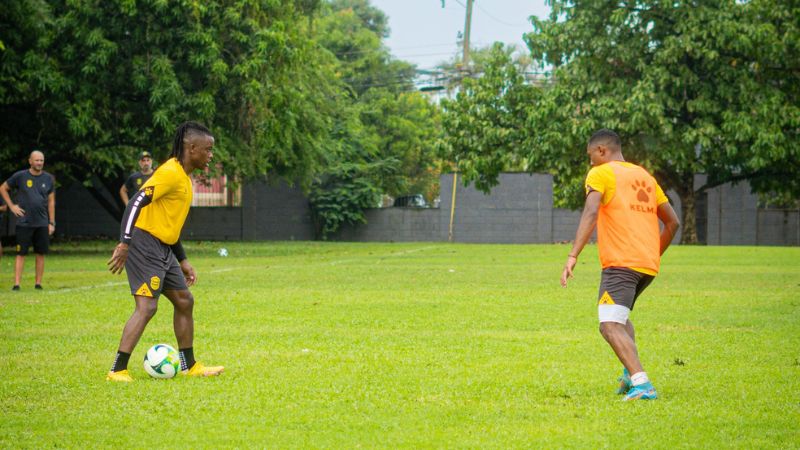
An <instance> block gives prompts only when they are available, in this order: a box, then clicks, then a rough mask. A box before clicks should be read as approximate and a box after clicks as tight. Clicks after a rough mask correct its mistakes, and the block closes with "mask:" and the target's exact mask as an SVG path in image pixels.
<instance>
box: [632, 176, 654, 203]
mask: <svg viewBox="0 0 800 450" xmlns="http://www.w3.org/2000/svg"><path fill="white" fill-rule="evenodd" d="M633 189H634V190H636V191H638V192H637V193H636V199H637V200H639V201H640V202H642V203H647V202H649V201H650V197H649V196H648V195H647V194H648V193H650V192H652V191H653V188H651V187H650V186H648V185H647V184H646V183H645V182H644V181H641V180H636V181H634V182H633Z"/></svg>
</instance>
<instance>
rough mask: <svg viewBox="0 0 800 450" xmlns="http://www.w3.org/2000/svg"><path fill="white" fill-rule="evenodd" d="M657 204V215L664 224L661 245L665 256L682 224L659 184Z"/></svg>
mask: <svg viewBox="0 0 800 450" xmlns="http://www.w3.org/2000/svg"><path fill="white" fill-rule="evenodd" d="M656 203H657V204H658V208H656V215H657V216H658V220H660V221H661V222H662V223H663V224H664V226H663V227H662V228H661V236H660V237H659V241H660V243H661V249H660V250H661V254H662V255H663V254H664V252H665V251H667V248H668V247H669V244H671V243H672V238H673V237H675V233H677V232H678V228H680V226H681V222H680V220H679V219H678V215H677V214H676V213H675V210H674V209H672V205H670V204H669V198H667V196H666V194H664V190H663V189H661V186H659V185H658V183H656Z"/></svg>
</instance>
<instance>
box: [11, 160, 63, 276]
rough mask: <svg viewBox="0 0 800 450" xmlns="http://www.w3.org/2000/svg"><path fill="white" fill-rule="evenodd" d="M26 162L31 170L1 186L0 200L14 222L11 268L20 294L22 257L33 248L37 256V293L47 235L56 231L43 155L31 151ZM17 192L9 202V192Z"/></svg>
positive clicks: (52, 190) (50, 178) (51, 181)
mask: <svg viewBox="0 0 800 450" xmlns="http://www.w3.org/2000/svg"><path fill="white" fill-rule="evenodd" d="M28 162H29V163H30V165H31V168H30V169H27V170H20V171H19V172H17V173H15V174H14V175H11V177H10V178H9V179H8V180H6V181H5V182H4V183H3V184H2V185H0V196H2V198H3V201H5V203H6V205H8V210H9V211H11V213H12V214H14V216H16V218H17V228H16V233H17V259H16V261H15V264H14V287H13V288H12V289H13V290H15V291H18V290H19V285H20V279H21V278H22V269H23V268H24V267H25V255H27V254H28V249H29V248H30V247H31V245H33V251H34V252H35V253H36V286H35V287H36V289H42V276H43V275H44V255H45V254H47V250H48V247H49V245H50V235H52V234H53V233H54V232H55V230H56V193H55V179H54V178H53V176H52V175H50V174H49V173H47V172H45V171H44V170H43V168H44V153H42V152H40V151H38V150H34V151H32V152H31V155H30V157H29V158H28ZM11 189H15V190H16V191H17V195H16V200H17V202H16V203H14V202H13V201H11V196H10V195H9V191H10V190H11Z"/></svg>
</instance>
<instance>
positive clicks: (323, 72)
mask: <svg viewBox="0 0 800 450" xmlns="http://www.w3.org/2000/svg"><path fill="white" fill-rule="evenodd" d="M432 1H435V0H432ZM551 6H552V12H551V15H550V16H549V17H548V18H544V19H539V18H536V17H532V18H531V23H532V26H531V31H530V32H529V33H527V34H526V41H527V44H528V53H529V54H528V55H525V56H526V58H524V59H525V62H524V64H520V61H519V60H517V61H515V60H514V59H513V57H512V54H511V53H512V52H511V51H510V49H508V48H506V47H503V46H502V45H499V44H496V45H495V46H494V47H491V48H487V49H483V50H479V49H476V50H479V51H478V52H477V55H476V58H475V59H476V61H478V64H479V65H478V66H471V67H467V68H466V69H467V72H466V73H464V74H463V75H464V76H463V80H462V81H461V84H460V86H459V89H458V93H457V94H455V95H454V96H453V97H452V98H451V99H449V100H444V101H442V102H441V104H436V103H432V102H431V101H429V100H428V98H427V97H425V96H423V95H422V94H421V93H419V92H416V90H415V89H414V83H413V81H414V77H415V67H414V66H413V65H411V64H410V63H408V62H404V61H401V60H398V59H396V58H394V57H392V55H391V54H390V52H389V50H388V49H387V47H386V46H385V43H384V40H385V38H386V37H387V36H388V35H389V32H390V30H389V28H388V20H387V17H386V16H385V14H383V13H382V12H381V11H380V10H378V9H377V8H375V7H374V6H372V5H371V4H370V2H369V0H326V1H323V0H294V1H281V2H275V1H268V0H237V1H231V0H209V1H203V2H197V1H193V0H118V1H111V2H94V1H65V0H61V1H58V0H17V1H15V2H11V3H9V4H8V5H5V6H4V8H2V9H0V115H2V120H0V175H3V176H5V174H8V173H10V172H11V171H12V170H17V169H19V167H20V164H23V163H24V161H25V158H26V156H27V154H28V153H29V152H30V150H32V149H34V148H40V149H43V150H45V151H46V153H47V159H48V167H50V168H51V170H52V171H53V172H55V173H57V174H58V176H59V180H60V181H61V182H62V183H63V182H65V181H66V180H75V181H78V182H81V183H83V185H84V186H86V187H87V188H88V189H89V191H90V192H92V194H93V195H94V196H95V198H96V199H97V200H98V201H99V202H100V203H101V204H102V205H103V206H104V207H105V208H106V209H107V210H108V211H110V212H111V213H112V214H115V215H117V216H119V215H120V214H121V210H122V205H121V204H119V203H117V202H116V200H115V198H116V197H115V196H110V195H107V193H108V192H116V190H117V189H118V187H119V185H120V183H121V182H122V180H123V177H124V175H125V172H126V171H127V170H129V169H130V168H131V165H132V161H133V160H134V159H135V156H134V155H135V154H136V153H137V152H138V151H141V150H149V151H152V152H153V153H154V155H155V156H156V158H157V159H162V158H163V157H165V156H166V155H167V153H168V143H169V142H170V139H171V134H172V132H173V128H174V126H175V124H177V123H180V122H182V121H183V120H186V119H194V120H199V121H201V122H203V123H205V124H206V125H208V126H209V127H210V128H211V129H212V130H213V131H214V133H215V134H216V135H217V146H216V149H215V161H217V162H218V163H219V166H218V167H219V169H218V170H223V171H224V172H225V173H226V174H228V175H231V178H232V179H235V180H238V181H239V182H242V181H244V180H248V179H262V180H263V179H266V180H267V181H275V180H278V179H284V180H287V181H288V182H290V183H293V184H297V185H299V186H300V187H302V188H303V189H304V190H305V192H306V193H307V194H308V196H309V199H310V203H311V209H312V213H313V217H314V220H315V223H316V225H317V230H318V233H319V236H320V237H326V236H329V235H330V234H331V233H333V232H335V231H336V230H337V229H339V227H341V225H342V224H344V223H356V222H359V221H363V220H364V210H365V209H366V208H369V207H374V206H376V205H377V204H378V203H379V202H380V199H381V196H382V195H384V194H388V195H393V196H397V195H403V194H408V193H426V194H428V195H429V196H431V195H435V194H434V193H435V190H436V184H437V182H438V173H439V171H441V170H450V169H457V170H459V171H460V172H461V173H463V174H464V179H465V181H466V182H473V183H475V185H476V186H477V187H479V188H481V189H484V190H488V189H490V188H491V187H492V186H493V185H494V184H495V183H496V182H497V176H498V174H499V173H500V172H501V171H504V170H525V171H530V172H546V173H551V174H553V175H554V178H555V181H556V192H555V194H556V204H557V205H560V206H568V207H577V206H578V205H579V204H580V203H581V200H582V182H581V181H582V178H583V176H584V175H585V173H586V171H587V170H588V161H587V158H586V156H585V154H584V147H585V140H586V138H587V137H588V136H589V135H590V134H591V132H592V131H594V130H595V129H597V128H601V127H605V128H612V129H615V130H616V131H618V132H619V133H620V134H621V135H622V136H623V138H624V140H625V148H626V156H628V157H629V159H631V160H633V161H634V162H637V163H640V164H642V165H644V166H645V167H647V168H648V169H650V170H651V172H653V173H654V174H655V175H656V178H657V179H658V181H659V182H660V183H661V184H662V185H663V186H664V187H665V188H667V189H674V190H675V191H676V192H678V194H679V195H680V197H681V201H682V204H683V213H684V220H683V224H684V230H683V231H684V233H683V236H684V241H686V242H692V241H693V240H696V232H695V229H694V203H695V198H696V196H697V195H698V193H701V192H702V191H703V190H705V189H708V188H710V187H713V186H716V185H719V184H722V183H726V182H729V181H739V180H748V181H749V182H750V184H751V186H753V188H754V189H756V190H758V191H759V192H769V193H773V194H774V195H784V196H786V197H787V198H793V199H796V198H797V197H798V196H800V176H798V174H800V154H799V153H800V150H799V149H798V139H797V138H798V130H800V106H798V91H799V90H800V80H799V79H798V78H799V77H800V66H798V64H800V63H799V61H800V55H799V54H798V52H800V44H798V42H800V31H799V30H800V26H798V21H799V20H800V19H798V18H800V7H797V6H794V5H793V3H792V2H788V3H787V2H780V1H777V0H765V1H758V0H751V1H748V2H737V1H734V0H729V1H728V0H715V1H711V2H699V3H698V2H688V1H686V2H684V1H677V2H675V1H670V2H663V1H660V0H646V1H636V2H633V1H630V2H629V1H607V0H593V1H588V2H574V1H557V0H554V1H553V2H551ZM448 64H449V63H444V64H443V65H448ZM531 65H533V66H535V67H537V68H538V69H539V70H548V71H552V76H551V77H550V78H549V79H548V80H547V82H546V83H542V84H538V83H530V81H529V79H528V77H527V76H526V71H527V70H529V67H530V66H531ZM695 173H705V174H707V180H708V181H707V183H706V184H705V185H703V186H694V185H693V177H694V174H695Z"/></svg>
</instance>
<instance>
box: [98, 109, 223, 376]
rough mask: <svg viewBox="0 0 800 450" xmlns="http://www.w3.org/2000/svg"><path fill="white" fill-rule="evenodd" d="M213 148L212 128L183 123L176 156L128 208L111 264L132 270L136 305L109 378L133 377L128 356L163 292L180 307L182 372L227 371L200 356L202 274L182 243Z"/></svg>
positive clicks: (211, 373) (177, 309) (178, 333)
mask: <svg viewBox="0 0 800 450" xmlns="http://www.w3.org/2000/svg"><path fill="white" fill-rule="evenodd" d="M213 147H214V136H212V135H211V132H210V131H209V130H208V129H207V128H206V127H204V126H203V125H200V124H199V123H196V122H185V123H183V124H181V125H180V126H179V127H178V130H177V131H176V132H175V140H174V142H173V146H172V154H171V155H170V159H169V160H168V161H167V162H165V163H164V164H163V165H161V166H160V167H159V168H158V170H156V171H155V173H153V175H152V176H151V177H150V179H148V180H147V182H146V183H145V184H144V185H143V186H142V188H141V189H140V190H139V191H138V192H137V193H136V195H134V196H133V198H132V199H131V201H130V202H129V203H128V207H127V208H126V209H125V214H124V215H123V218H122V227H121V228H122V229H121V233H120V234H121V236H120V242H119V244H117V247H116V248H115V249H114V254H113V255H112V256H111V259H110V260H109V261H108V266H109V269H110V270H111V272H112V273H120V272H122V269H123V268H124V269H125V271H126V272H127V273H128V284H129V285H130V292H131V294H132V295H133V299H134V304H135V305H134V311H133V314H132V315H131V317H130V319H128V322H127V323H126V324H125V328H124V329H123V330H122V339H120V343H119V349H118V350H117V356H116V358H115V359H114V363H113V365H112V367H111V371H110V372H108V375H107V376H106V379H107V380H109V381H133V378H132V377H131V376H130V374H129V373H128V359H129V358H130V356H131V352H133V349H134V347H136V344H137V343H138V342H139V338H140V337H141V336H142V332H144V328H145V326H147V323H148V322H149V321H150V319H151V318H152V317H153V316H154V315H155V313H156V310H157V309H158V297H159V295H160V294H161V293H162V292H163V293H164V295H165V296H166V297H167V299H169V301H170V302H171V303H172V306H173V308H174V315H173V327H174V329H175V337H176V338H177V340H178V348H179V352H180V353H179V354H180V359H181V371H182V373H183V374H184V375H189V376H214V375H219V374H221V373H222V372H223V370H224V368H223V367H221V366H206V365H204V364H203V363H201V362H199V361H195V359H194V347H193V345H194V343H193V341H194V319H193V316H192V310H193V308H194V297H193V296H192V293H191V292H189V286H192V285H193V284H194V283H195V282H196V281H197V275H196V273H195V271H194V268H193V267H192V265H191V264H189V260H188V259H186V252H184V250H183V246H182V245H181V242H180V235H181V229H182V228H183V224H184V222H185V221H186V216H187V215H188V213H189V207H190V206H191V204H192V181H191V179H190V178H189V175H190V174H191V173H192V172H193V171H195V170H197V169H205V168H206V167H208V164H209V163H210V162H211V158H212V157H213V151H212V149H213Z"/></svg>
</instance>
